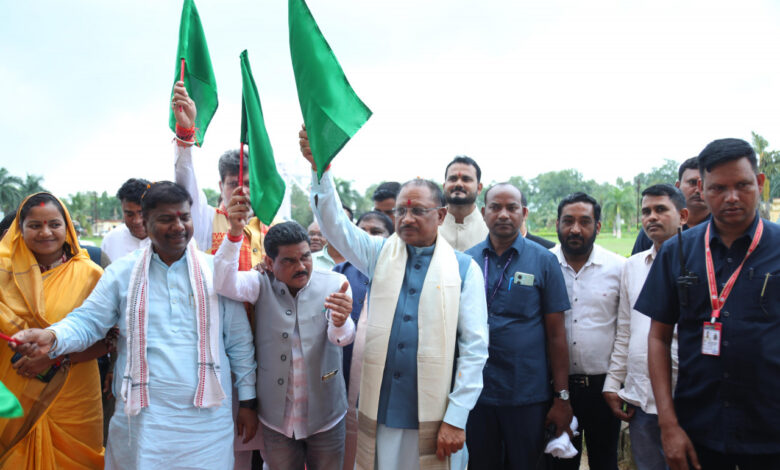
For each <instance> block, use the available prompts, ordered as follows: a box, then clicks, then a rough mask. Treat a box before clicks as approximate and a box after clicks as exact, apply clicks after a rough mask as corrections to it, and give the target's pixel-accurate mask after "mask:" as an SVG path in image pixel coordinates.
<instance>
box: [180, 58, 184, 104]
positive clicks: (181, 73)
mask: <svg viewBox="0 0 780 470" xmlns="http://www.w3.org/2000/svg"><path fill="white" fill-rule="evenodd" d="M179 81H180V82H182V83H184V57H182V58H181V72H180V73H179ZM181 110H182V106H181V105H179V111H181Z"/></svg>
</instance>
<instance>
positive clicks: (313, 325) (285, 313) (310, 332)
mask: <svg viewBox="0 0 780 470" xmlns="http://www.w3.org/2000/svg"><path fill="white" fill-rule="evenodd" d="M248 204H249V202H248V198H247V196H244V195H243V193H242V188H237V189H236V191H235V192H234V195H233V197H232V198H231V200H230V202H229V204H228V218H229V221H230V231H229V233H228V237H227V239H226V240H225V241H224V242H223V243H222V245H221V246H220V248H219V250H217V253H216V255H215V257H214V286H215V289H216V291H217V292H218V293H219V294H221V295H224V296H226V297H229V298H231V299H235V300H239V301H242V302H250V303H253V304H254V305H255V312H254V315H255V322H254V324H255V332H254V334H255V351H256V354H257V363H258V371H257V374H258V376H257V396H258V397H261V398H260V402H259V406H258V417H259V418H260V423H261V425H262V432H263V439H264V441H265V455H263V460H264V461H265V462H266V463H267V464H268V466H269V467H270V469H271V470H276V469H280V470H288V469H290V470H298V469H300V470H303V468H304V464H305V465H306V466H307V467H308V468H318V469H334V470H336V469H338V470H341V467H342V461H343V458H344V439H345V424H344V423H345V420H344V417H345V415H346V412H347V394H346V389H345V385H344V377H343V375H342V371H341V364H342V356H341V347H342V346H346V345H347V344H350V343H351V342H352V340H353V339H354V336H355V324H354V322H353V321H352V319H351V318H350V312H351V310H352V298H351V290H350V287H349V283H348V282H347V279H346V277H344V276H343V275H341V274H339V273H336V272H332V271H320V270H313V269H312V257H311V247H310V246H309V243H310V242H309V236H308V234H307V233H306V230H305V229H304V228H303V227H302V226H301V225H300V224H298V223H297V222H285V223H282V224H278V225H274V226H273V227H271V228H270V229H269V230H268V233H267V234H266V236H265V240H264V246H265V252H266V256H265V264H266V267H267V271H266V272H258V271H238V268H237V266H238V257H239V252H240V248H241V240H242V237H243V228H244V225H245V224H246V220H247V218H248V213H249V210H248V208H249V205H248Z"/></svg>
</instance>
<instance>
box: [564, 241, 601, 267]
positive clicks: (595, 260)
mask: <svg viewBox="0 0 780 470" xmlns="http://www.w3.org/2000/svg"><path fill="white" fill-rule="evenodd" d="M550 251H552V252H553V253H554V254H555V256H557V257H558V263H560V265H561V266H563V267H568V266H569V263H568V262H567V261H566V256H565V255H564V254H563V247H562V246H561V245H560V244H558V245H555V247H553V248H551V249H550ZM604 256H606V253H605V250H604V249H603V248H601V247H600V246H598V245H596V244H595V243H594V244H593V250H591V252H590V256H588V261H587V262H585V264H584V265H583V266H582V269H585V268H587V267H588V266H590V265H592V264H595V265H596V266H601V265H603V264H604V261H605V260H604Z"/></svg>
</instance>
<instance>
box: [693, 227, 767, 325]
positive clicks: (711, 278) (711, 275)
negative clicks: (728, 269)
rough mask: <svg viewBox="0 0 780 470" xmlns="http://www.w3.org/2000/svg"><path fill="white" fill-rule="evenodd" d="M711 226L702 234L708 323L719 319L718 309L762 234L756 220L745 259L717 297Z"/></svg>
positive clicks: (722, 304) (729, 292) (762, 230)
mask: <svg viewBox="0 0 780 470" xmlns="http://www.w3.org/2000/svg"><path fill="white" fill-rule="evenodd" d="M756 217H758V216H756ZM711 226H712V223H710V224H707V231H706V232H705V233H704V252H705V258H706V261H707V284H709V287H710V302H711V303H712V318H711V319H710V322H711V323H715V320H717V319H718V317H720V309H722V308H723V306H724V305H725V304H726V299H728V297H729V294H731V289H732V288H733V287H734V284H735V283H736V282H737V277H739V273H740V271H742V266H744V265H745V261H747V259H748V257H749V256H750V254H751V253H753V252H754V251H755V250H756V247H757V246H758V242H759V241H760V240H761V235H762V234H763V233H764V221H763V220H761V218H759V219H758V226H757V227H756V233H755V234H754V235H753V241H752V242H751V243H750V246H749V247H748V250H747V253H746V254H745V258H744V259H743V260H742V262H741V263H740V264H739V266H737V269H736V271H734V273H733V274H732V275H731V277H729V280H728V281H727V282H726V285H725V286H724V287H723V291H722V292H721V293H720V295H718V284H717V282H716V281H715V265H714V264H713V263H712V251H710V227H711Z"/></svg>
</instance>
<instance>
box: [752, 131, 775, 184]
mask: <svg viewBox="0 0 780 470" xmlns="http://www.w3.org/2000/svg"><path fill="white" fill-rule="evenodd" d="M751 134H752V136H753V149H754V150H755V151H756V155H757V156H758V171H760V172H761V173H764V174H766V177H767V178H768V179H769V198H770V199H773V198H776V197H780V151H777V150H768V148H769V142H767V140H766V139H765V138H763V137H761V136H760V135H758V134H756V133H755V132H751Z"/></svg>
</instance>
